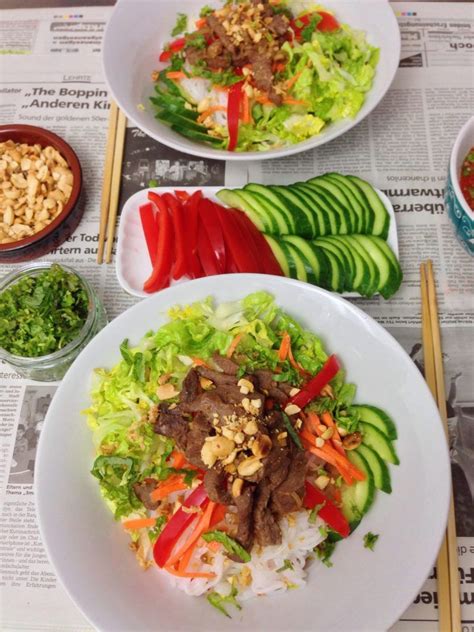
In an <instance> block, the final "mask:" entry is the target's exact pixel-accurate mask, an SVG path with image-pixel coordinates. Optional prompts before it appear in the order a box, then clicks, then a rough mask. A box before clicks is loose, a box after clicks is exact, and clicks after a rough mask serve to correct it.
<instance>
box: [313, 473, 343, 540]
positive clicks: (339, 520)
mask: <svg viewBox="0 0 474 632" xmlns="http://www.w3.org/2000/svg"><path fill="white" fill-rule="evenodd" d="M305 490H306V494H305V497H304V499H303V505H304V506H305V507H306V509H314V508H315V507H316V506H317V505H323V506H322V507H321V509H320V510H319V511H318V516H319V517H320V518H321V519H322V520H324V522H326V523H327V524H328V525H329V526H330V527H331V529H334V531H337V533H339V535H341V536H342V537H343V538H347V536H348V535H349V533H350V531H351V529H350V526H349V523H348V522H347V520H346V519H345V517H344V514H343V513H342V511H341V510H340V509H338V508H337V507H336V505H334V503H332V502H331V501H330V500H329V498H327V497H326V496H325V495H324V494H323V493H322V492H321V491H320V490H319V489H318V488H317V487H314V485H311V483H309V482H308V481H306V482H305Z"/></svg>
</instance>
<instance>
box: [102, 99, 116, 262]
mask: <svg viewBox="0 0 474 632" xmlns="http://www.w3.org/2000/svg"><path fill="white" fill-rule="evenodd" d="M117 120H118V107H117V104H116V103H115V101H112V103H111V104H110V114H109V129H108V132H107V145H106V148H105V163H104V179H103V184H102V198H101V201H100V224H99V244H98V247H97V263H103V260H104V245H105V234H106V231H107V223H108V218H109V201H110V184H111V180H112V170H113V164H114V151H115V136H116V134H117Z"/></svg>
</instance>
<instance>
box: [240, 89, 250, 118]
mask: <svg viewBox="0 0 474 632" xmlns="http://www.w3.org/2000/svg"><path fill="white" fill-rule="evenodd" d="M242 123H252V114H251V112H250V99H249V97H248V94H247V93H246V92H245V89H244V90H243V91H242Z"/></svg>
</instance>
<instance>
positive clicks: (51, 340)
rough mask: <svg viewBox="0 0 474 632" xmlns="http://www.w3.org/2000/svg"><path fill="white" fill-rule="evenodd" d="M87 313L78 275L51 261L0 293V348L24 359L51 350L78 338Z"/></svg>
mask: <svg viewBox="0 0 474 632" xmlns="http://www.w3.org/2000/svg"><path fill="white" fill-rule="evenodd" d="M88 312H89V299H88V296H87V292H86V290H85V288H84V285H83V284H82V282H81V281H80V279H79V277H78V276H76V275H75V274H73V273H71V272H67V271H66V270H64V269H63V268H61V266H59V265H57V264H53V265H52V266H51V268H49V269H48V270H44V271H43V272H41V273H40V274H36V275H30V276H25V277H24V278H22V279H21V280H20V281H18V283H15V284H14V285H12V286H11V287H9V288H7V289H6V290H5V291H4V292H2V293H1V294H0V347H2V348H3V349H5V350H6V351H8V352H9V353H12V354H13V355H17V356H22V357H27V358H36V357H39V356H44V355H48V354H49V353H54V352H55V351H57V350H58V349H62V348H63V347H64V346H66V345H67V344H68V343H69V342H71V341H72V340H74V339H75V338H76V337H77V335H78V334H79V332H80V331H81V329H82V327H83V326H84V323H85V322H86V319H87V315H88Z"/></svg>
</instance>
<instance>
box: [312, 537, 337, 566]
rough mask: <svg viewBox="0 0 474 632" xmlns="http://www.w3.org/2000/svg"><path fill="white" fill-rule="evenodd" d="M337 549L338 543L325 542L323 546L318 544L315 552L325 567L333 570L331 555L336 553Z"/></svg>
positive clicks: (322, 543)
mask: <svg viewBox="0 0 474 632" xmlns="http://www.w3.org/2000/svg"><path fill="white" fill-rule="evenodd" d="M335 548H336V542H330V541H329V540H325V541H324V542H321V544H318V546H316V547H314V549H313V551H314V552H315V553H316V555H317V556H318V558H319V559H320V560H321V562H322V563H323V564H324V565H325V566H327V567H328V568H331V566H332V562H331V555H332V554H333V553H334V549H335Z"/></svg>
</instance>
